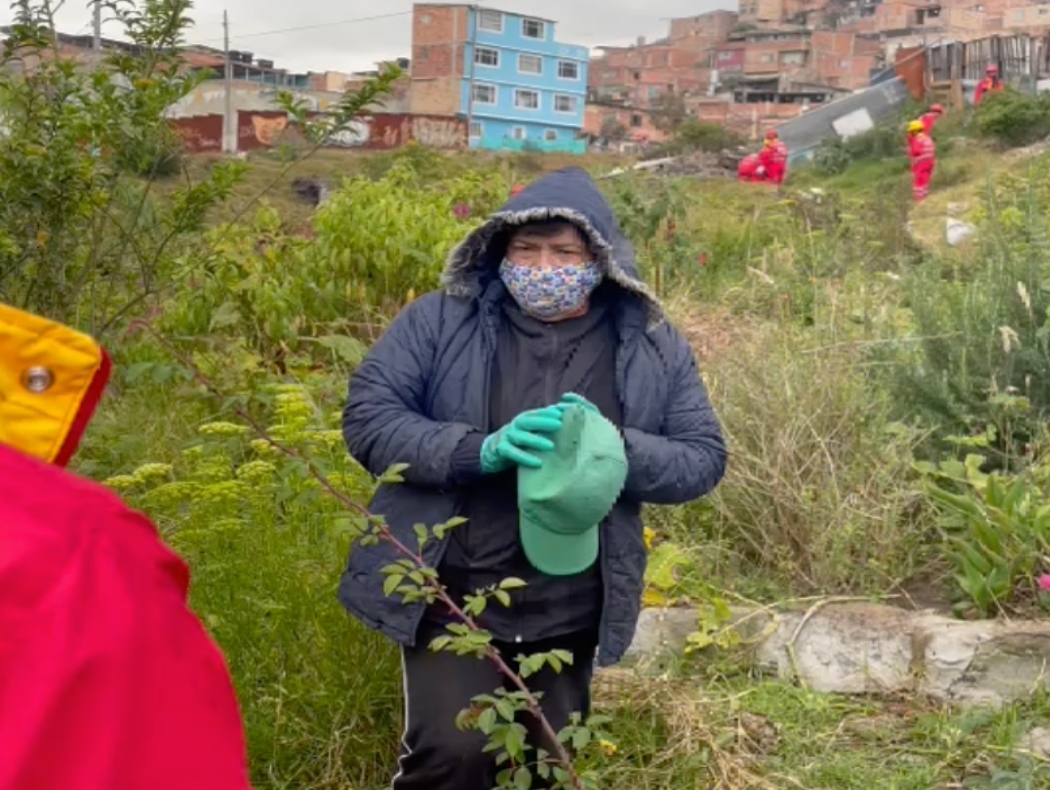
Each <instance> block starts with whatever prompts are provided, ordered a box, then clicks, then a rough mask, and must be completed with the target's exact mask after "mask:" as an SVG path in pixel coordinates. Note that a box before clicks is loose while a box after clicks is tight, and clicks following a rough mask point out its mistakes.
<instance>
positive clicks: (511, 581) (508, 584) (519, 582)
mask: <svg viewBox="0 0 1050 790" xmlns="http://www.w3.org/2000/svg"><path fill="white" fill-rule="evenodd" d="M527 586H528V584H527V583H526V582H525V581H524V580H523V579H519V578H517V577H515V576H511V577H509V578H507V579H504V580H503V581H501V582H500V583H499V588H500V589H501V590H519V589H521V588H522V587H527Z"/></svg>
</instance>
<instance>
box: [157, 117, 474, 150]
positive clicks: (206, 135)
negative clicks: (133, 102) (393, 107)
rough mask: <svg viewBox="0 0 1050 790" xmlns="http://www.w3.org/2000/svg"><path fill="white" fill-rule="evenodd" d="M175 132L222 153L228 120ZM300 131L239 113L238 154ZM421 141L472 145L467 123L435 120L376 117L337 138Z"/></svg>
mask: <svg viewBox="0 0 1050 790" xmlns="http://www.w3.org/2000/svg"><path fill="white" fill-rule="evenodd" d="M171 125H172V128H173V129H174V130H175V131H176V132H178V133H179V135H180V136H181V137H182V139H183V140H184V141H185V144H186V149H187V150H188V151H191V152H194V153H200V152H208V151H219V150H221V149H222V116H221V115H204V116H198V117H195V118H178V119H172V121H171ZM297 135H298V132H297V130H296V128H295V125H294V124H290V123H289V121H288V116H287V115H286V114H285V113H284V112H281V111H274V110H263V111H244V110H242V111H239V112H238V113H237V150H239V151H255V150H258V149H260V148H272V147H274V146H277V145H280V144H281V143H282V142H291V141H294V140H295V139H296V137H297ZM412 141H415V142H417V143H420V144H421V145H426V146H430V147H432V148H460V147H466V144H467V124H466V121H463V120H460V119H458V118H447V117H442V116H434V115H406V114H404V113H376V114H375V115H369V116H366V117H363V118H360V119H358V120H356V121H355V122H354V123H352V124H351V125H350V126H349V127H348V128H347V129H345V130H343V131H342V132H340V133H339V134H338V135H336V136H335V137H333V138H332V140H331V143H330V146H331V147H333V148H348V149H353V148H364V149H369V150H387V149H391V148H399V147H400V146H402V145H405V144H406V143H408V142H412Z"/></svg>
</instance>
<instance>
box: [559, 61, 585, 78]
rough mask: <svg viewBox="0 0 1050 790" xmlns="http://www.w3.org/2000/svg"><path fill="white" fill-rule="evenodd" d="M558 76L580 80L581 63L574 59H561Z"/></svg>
mask: <svg viewBox="0 0 1050 790" xmlns="http://www.w3.org/2000/svg"><path fill="white" fill-rule="evenodd" d="M558 78H559V79H563V80H578V79H579V78H580V64H579V63H577V62H576V61H574V60H559V61H558Z"/></svg>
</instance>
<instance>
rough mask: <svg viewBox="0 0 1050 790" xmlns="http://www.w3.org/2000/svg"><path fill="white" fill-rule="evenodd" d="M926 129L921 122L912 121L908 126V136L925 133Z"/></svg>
mask: <svg viewBox="0 0 1050 790" xmlns="http://www.w3.org/2000/svg"><path fill="white" fill-rule="evenodd" d="M925 130H926V127H925V126H923V123H922V121H912V122H911V123H909V124H908V134H916V133H917V132H922V131H925Z"/></svg>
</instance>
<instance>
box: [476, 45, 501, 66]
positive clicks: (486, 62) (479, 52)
mask: <svg viewBox="0 0 1050 790" xmlns="http://www.w3.org/2000/svg"><path fill="white" fill-rule="evenodd" d="M474 62H475V63H477V64H478V65H479V66H491V67H492V68H495V69H498V68H499V50H498V49H492V48H491V47H478V48H477V49H476V50H475V51H474Z"/></svg>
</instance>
